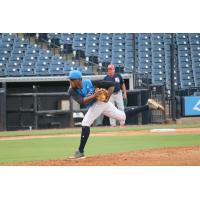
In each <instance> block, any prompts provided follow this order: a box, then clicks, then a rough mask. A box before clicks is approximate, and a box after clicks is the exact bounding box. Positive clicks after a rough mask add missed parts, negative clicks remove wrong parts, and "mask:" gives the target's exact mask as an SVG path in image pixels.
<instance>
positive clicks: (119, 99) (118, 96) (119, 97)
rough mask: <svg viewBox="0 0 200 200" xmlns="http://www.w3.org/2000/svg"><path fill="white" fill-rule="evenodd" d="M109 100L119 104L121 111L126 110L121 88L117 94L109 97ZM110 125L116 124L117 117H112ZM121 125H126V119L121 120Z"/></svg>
mask: <svg viewBox="0 0 200 200" xmlns="http://www.w3.org/2000/svg"><path fill="white" fill-rule="evenodd" d="M109 101H110V102H111V103H112V104H113V105H115V104H116V106H117V108H118V109H119V110H121V111H124V101H123V96H122V91H121V90H120V91H119V92H118V93H117V94H115V93H113V94H112V95H111V97H110V99H109ZM109 120H110V125H111V126H116V119H113V118H110V119H109ZM119 123H120V125H124V124H125V120H124V121H120V122H119Z"/></svg>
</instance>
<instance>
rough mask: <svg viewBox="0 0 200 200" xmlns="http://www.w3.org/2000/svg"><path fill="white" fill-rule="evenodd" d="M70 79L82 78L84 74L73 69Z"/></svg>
mask: <svg viewBox="0 0 200 200" xmlns="http://www.w3.org/2000/svg"><path fill="white" fill-rule="evenodd" d="M69 79H82V74H81V72H80V71H78V70H73V71H71V72H70V73H69Z"/></svg>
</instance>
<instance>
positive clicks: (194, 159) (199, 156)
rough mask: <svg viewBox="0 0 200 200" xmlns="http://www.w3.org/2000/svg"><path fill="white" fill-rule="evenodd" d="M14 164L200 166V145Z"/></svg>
mask: <svg viewBox="0 0 200 200" xmlns="http://www.w3.org/2000/svg"><path fill="white" fill-rule="evenodd" d="M12 165H25V166H26V165H32V166H36V165H39V166H41V165H43V166H65V165H68V166H200V146H195V147H173V148H162V149H151V150H142V151H132V152H127V153H120V154H110V155H106V156H92V157H87V158H85V159H82V160H68V159H66V160H50V161H40V162H26V163H17V164H12Z"/></svg>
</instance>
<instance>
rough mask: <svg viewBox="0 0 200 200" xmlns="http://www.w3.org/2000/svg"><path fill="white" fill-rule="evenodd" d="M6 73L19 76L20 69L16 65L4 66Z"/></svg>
mask: <svg viewBox="0 0 200 200" xmlns="http://www.w3.org/2000/svg"><path fill="white" fill-rule="evenodd" d="M6 74H7V75H8V76H21V70H20V67H18V66H16V67H15V66H12V67H11V66H10V67H7V68H6Z"/></svg>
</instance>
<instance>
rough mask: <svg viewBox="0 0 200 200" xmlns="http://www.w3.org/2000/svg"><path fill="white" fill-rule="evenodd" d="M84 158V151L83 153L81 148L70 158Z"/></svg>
mask: <svg viewBox="0 0 200 200" xmlns="http://www.w3.org/2000/svg"><path fill="white" fill-rule="evenodd" d="M84 158H85V155H84V153H81V152H80V151H79V150H77V151H75V153H74V155H73V156H70V157H69V159H70V160H79V159H84Z"/></svg>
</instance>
